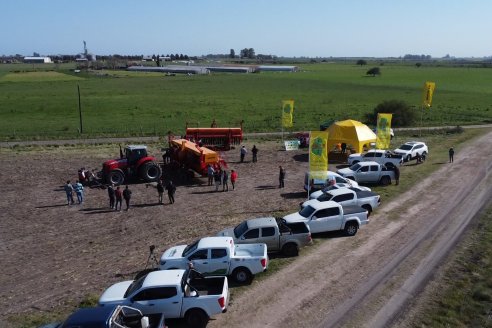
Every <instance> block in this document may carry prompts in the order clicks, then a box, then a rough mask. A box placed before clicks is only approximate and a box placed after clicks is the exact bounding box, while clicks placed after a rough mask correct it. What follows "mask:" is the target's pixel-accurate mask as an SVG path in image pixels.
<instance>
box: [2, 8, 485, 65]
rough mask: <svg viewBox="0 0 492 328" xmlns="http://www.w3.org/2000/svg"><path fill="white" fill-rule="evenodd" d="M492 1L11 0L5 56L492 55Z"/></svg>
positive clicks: (6, 19)
mask: <svg viewBox="0 0 492 328" xmlns="http://www.w3.org/2000/svg"><path fill="white" fill-rule="evenodd" d="M491 13H492V1H490V0H467V1H461V0H460V1H458V0H447V1H443V0H441V1H437V0H426V1H423V0H413V1H411V0H399V1H398V0H396V1H395V0H393V1H390V0H370V1H369V0H365V1H364V0H345V1H344V0H338V1H332V0H311V1H310V0H305V1H301V0H297V1H294V0H270V1H260V0H249V1H246V0H228V1H225V0H201V1H200V0H188V1H179V0H174V1H165V0H161V1H158V0H148V1H137V0H134V1H130V0H106V1H104V0H99V1H96V0H83V1H71V0H68V1H67V0H63V1H62V0H48V1H40V0H37V1H33V0H11V1H3V3H2V5H1V6H0V55H9V54H16V53H19V54H22V55H32V53H33V52H38V53H40V54H42V55H48V54H77V53H80V52H82V47H83V44H82V41H83V40H85V41H87V46H88V48H89V51H90V52H93V53H95V54H100V55H108V54H128V55H130V54H134V55H152V54H154V53H155V54H157V53H160V54H170V53H179V54H181V53H182V54H187V55H191V56H194V55H205V54H210V53H213V54H216V53H229V50H230V49H234V50H235V51H236V53H239V52H240V50H241V49H243V48H254V49H255V52H256V53H257V54H272V55H277V56H296V57H300V56H308V57H329V56H333V57H343V56H350V57H393V56H394V57H398V56H403V55H405V54H429V55H431V56H433V57H442V56H445V55H446V54H450V55H451V56H456V57H482V56H491V55H492V44H491V43H490V33H491V31H492V19H491V18H490V15H491Z"/></svg>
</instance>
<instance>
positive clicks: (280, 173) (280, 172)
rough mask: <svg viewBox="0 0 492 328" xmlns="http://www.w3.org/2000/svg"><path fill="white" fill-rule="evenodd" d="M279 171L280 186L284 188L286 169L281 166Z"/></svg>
mask: <svg viewBox="0 0 492 328" xmlns="http://www.w3.org/2000/svg"><path fill="white" fill-rule="evenodd" d="M278 168H279V172H278V187H279V188H283V187H284V180H285V169H284V168H283V167H282V166H279V167H278Z"/></svg>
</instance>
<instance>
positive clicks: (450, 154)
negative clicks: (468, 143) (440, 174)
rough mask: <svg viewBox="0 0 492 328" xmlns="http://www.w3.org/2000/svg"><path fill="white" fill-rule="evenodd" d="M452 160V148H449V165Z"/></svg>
mask: <svg viewBox="0 0 492 328" xmlns="http://www.w3.org/2000/svg"><path fill="white" fill-rule="evenodd" d="M453 160H454V149H453V147H451V148H449V163H453Z"/></svg>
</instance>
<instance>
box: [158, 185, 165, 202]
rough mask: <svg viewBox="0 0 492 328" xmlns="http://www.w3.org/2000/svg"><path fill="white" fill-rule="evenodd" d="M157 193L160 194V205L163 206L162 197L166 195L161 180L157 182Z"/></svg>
mask: <svg viewBox="0 0 492 328" xmlns="http://www.w3.org/2000/svg"><path fill="white" fill-rule="evenodd" d="M157 193H158V194H159V204H162V203H163V201H162V196H163V195H164V186H163V185H162V181H160V180H159V182H157Z"/></svg>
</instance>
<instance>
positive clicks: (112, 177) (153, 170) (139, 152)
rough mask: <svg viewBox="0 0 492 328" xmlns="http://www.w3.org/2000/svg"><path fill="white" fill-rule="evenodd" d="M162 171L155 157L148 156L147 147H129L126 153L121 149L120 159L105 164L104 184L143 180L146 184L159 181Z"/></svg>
mask: <svg viewBox="0 0 492 328" xmlns="http://www.w3.org/2000/svg"><path fill="white" fill-rule="evenodd" d="M161 175H162V170H161V167H160V166H159V165H158V164H157V161H156V159H155V158H154V157H152V156H149V155H148V154H147V146H143V145H135V146H127V147H126V148H125V153H123V151H122V150H121V148H120V158H119V159H111V160H109V161H106V162H104V163H103V170H102V178H103V180H104V182H106V183H109V184H111V183H112V184H114V185H120V184H123V183H124V182H125V180H128V179H141V180H143V181H145V182H153V181H158V180H159V179H160V178H161Z"/></svg>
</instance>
